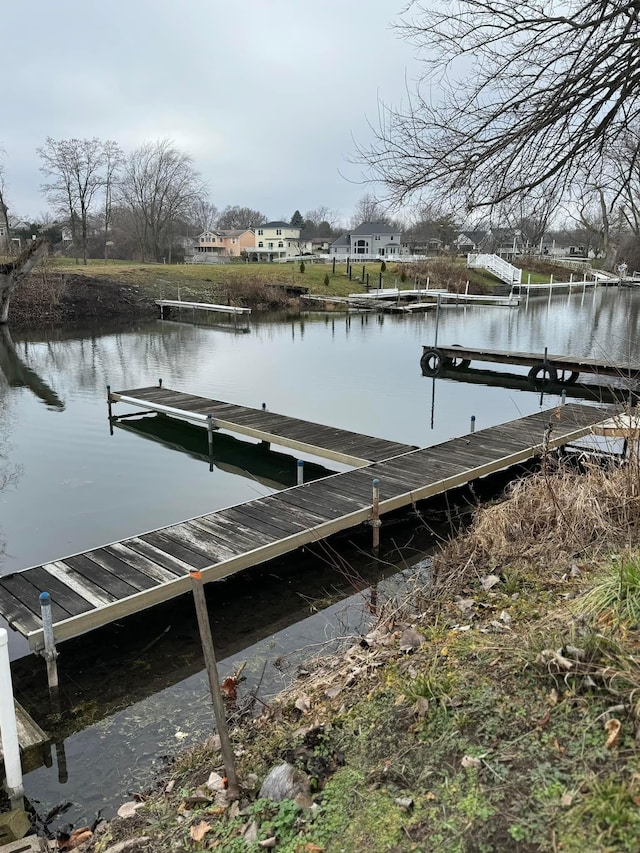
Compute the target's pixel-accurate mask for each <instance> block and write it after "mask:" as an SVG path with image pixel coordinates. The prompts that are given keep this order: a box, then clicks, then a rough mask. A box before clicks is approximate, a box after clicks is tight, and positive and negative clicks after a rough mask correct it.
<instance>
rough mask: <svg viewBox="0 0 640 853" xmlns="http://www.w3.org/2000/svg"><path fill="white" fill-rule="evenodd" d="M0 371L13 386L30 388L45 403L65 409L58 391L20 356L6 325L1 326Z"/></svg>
mask: <svg viewBox="0 0 640 853" xmlns="http://www.w3.org/2000/svg"><path fill="white" fill-rule="evenodd" d="M0 372H1V373H2V374H3V376H4V378H5V379H6V381H7V383H8V385H9V386H10V387H11V388H30V389H31V391H33V393H34V394H35V395H36V397H39V398H40V399H41V400H42V401H43V403H46V404H47V405H48V406H51V407H52V408H55V409H64V403H63V402H62V400H61V399H60V398H59V397H58V395H57V394H56V392H55V391H54V390H53V389H52V388H51V387H50V386H49V385H48V384H47V383H46V382H45V381H44V379H42V377H41V376H40V375H39V374H38V373H37V372H36V371H35V370H34V369H33V368H32V367H30V366H29V365H27V364H26V363H25V362H24V361H23V360H22V359H21V358H20V356H19V355H18V353H17V351H16V348H15V345H14V343H13V340H12V339H11V334H10V333H9V329H8V328H7V327H6V326H0Z"/></svg>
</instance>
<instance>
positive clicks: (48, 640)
mask: <svg viewBox="0 0 640 853" xmlns="http://www.w3.org/2000/svg"><path fill="white" fill-rule="evenodd" d="M40 613H41V616H42V633H43V635H44V651H43V652H42V657H43V658H44V659H45V661H46V662H47V683H48V685H49V697H50V699H51V705H52V707H53V709H54V712H55V713H60V700H59V694H58V663H57V660H58V651H57V649H56V641H55V637H54V635H53V616H52V614H51V596H50V595H49V593H48V592H41V593H40Z"/></svg>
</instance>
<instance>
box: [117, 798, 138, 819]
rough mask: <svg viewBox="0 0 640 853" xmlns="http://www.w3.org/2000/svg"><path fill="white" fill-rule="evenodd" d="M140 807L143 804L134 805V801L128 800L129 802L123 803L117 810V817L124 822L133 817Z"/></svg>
mask: <svg viewBox="0 0 640 853" xmlns="http://www.w3.org/2000/svg"><path fill="white" fill-rule="evenodd" d="M142 805H143V803H136V802H135V800H129V802H127V803H123V804H122V805H121V806H120V808H119V809H118V817H120V818H122V819H123V820H126V819H127V818H129V817H133V816H134V814H135V813H136V812H137V811H138V809H139V808H140V806H142Z"/></svg>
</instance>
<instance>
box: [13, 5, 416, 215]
mask: <svg viewBox="0 0 640 853" xmlns="http://www.w3.org/2000/svg"><path fill="white" fill-rule="evenodd" d="M400 8H401V4H400V0H397V5H396V3H394V2H388V0H387V2H385V0H323V2H311V0H245V2H243V3H230V2H228V0H226V1H225V2H222V0H182V2H177V0H164V2H160V3H159V2H157V0H154V2H151V0H129V2H124V0H114V2H112V3H110V4H99V3H96V2H95V1H94V0H58V2H51V0H35V1H34V2H31V3H29V4H22V3H9V4H6V7H5V8H4V9H3V13H2V42H3V67H4V68H5V69H9V70H10V73H9V75H8V80H7V83H6V85H5V86H4V87H3V94H4V97H3V109H2V114H3V117H4V120H3V121H2V123H1V125H0V145H1V146H2V147H3V148H4V150H5V152H6V158H5V166H6V172H7V181H8V185H9V197H10V201H11V202H12V209H13V210H14V211H15V212H16V213H20V214H22V215H30V216H34V215H35V214H37V213H38V212H39V211H41V210H43V209H44V208H45V207H46V205H45V201H44V199H43V197H42V196H41V194H40V192H39V186H40V183H41V175H40V173H39V171H38V169H39V165H40V163H39V158H38V157H37V155H36V148H37V147H38V146H40V145H42V143H43V142H44V140H45V138H46V137H47V136H52V137H54V138H56V139H57V138H66V137H71V136H78V137H92V136H98V137H100V138H102V139H115V140H117V141H118V142H119V143H120V144H121V145H122V146H123V148H125V150H126V149H131V148H133V147H135V146H136V145H139V144H140V143H141V142H143V141H144V140H148V139H157V138H159V137H165V136H166V137H170V138H171V139H173V140H175V142H176V143H178V144H179V145H180V146H181V147H183V148H184V149H185V150H187V151H189V153H191V155H192V156H193V157H194V160H195V164H196V167H197V168H198V170H199V171H200V173H201V174H202V176H203V177H204V178H205V180H206V181H207V183H208V185H209V187H210V194H211V199H212V201H214V202H215V204H217V205H218V206H219V207H222V206H224V205H226V204H241V205H249V206H251V207H257V208H260V209H262V210H264V212H265V213H267V215H269V216H279V215H281V214H282V213H288V214H289V215H290V214H291V213H292V212H293V210H294V209H296V208H300V209H301V210H306V209H308V208H312V207H316V206H318V205H320V204H326V205H328V206H329V207H333V208H338V209H340V210H342V211H344V212H345V213H348V212H349V210H350V209H351V208H352V206H353V204H354V203H355V201H356V200H357V199H358V198H359V197H360V196H361V195H362V194H363V193H364V192H365V191H366V189H365V188H364V187H363V186H360V185H358V184H353V183H350V182H349V181H348V180H345V179H344V178H343V177H341V174H342V175H345V176H347V177H350V178H352V179H353V180H357V179H358V177H359V172H358V169H357V168H355V167H353V166H351V165H349V164H348V162H347V157H348V155H349V154H351V153H352V152H353V148H354V145H353V137H355V138H356V139H357V140H358V141H359V142H366V140H367V139H368V138H369V136H370V130H369V128H368V125H367V118H369V119H375V117H376V115H377V99H378V97H380V98H381V99H383V100H391V101H394V102H397V101H398V100H399V99H400V98H401V97H402V95H403V92H404V86H405V76H406V75H407V74H408V75H409V76H411V74H412V71H413V70H414V69H412V65H411V63H412V55H411V51H410V48H409V47H408V46H407V45H406V44H405V43H403V42H402V41H400V40H399V39H398V37H397V34H396V33H395V32H394V31H393V30H392V29H391V27H390V23H391V22H392V20H393V19H394V17H395V16H396V15H397V13H398V12H399V11H400Z"/></svg>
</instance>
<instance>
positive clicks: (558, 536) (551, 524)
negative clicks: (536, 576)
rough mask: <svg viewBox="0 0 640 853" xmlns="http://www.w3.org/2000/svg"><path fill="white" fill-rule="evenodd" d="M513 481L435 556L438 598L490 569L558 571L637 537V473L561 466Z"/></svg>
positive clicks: (627, 468) (635, 468) (632, 467)
mask: <svg viewBox="0 0 640 853" xmlns="http://www.w3.org/2000/svg"><path fill="white" fill-rule="evenodd" d="M550 467H551V466H550V464H548V465H547V466H546V468H545V469H543V471H542V472H541V473H539V474H537V475H534V476H532V477H529V478H525V479H522V480H518V481H516V482H515V483H514V484H513V485H512V487H511V488H510V491H509V494H508V496H507V499H506V500H502V501H500V502H499V503H495V504H493V505H491V506H485V507H483V508H482V509H480V510H479V511H478V512H477V513H476V516H475V518H474V521H473V522H472V524H471V527H470V528H469V530H468V531H467V532H466V533H465V534H463V535H461V536H459V537H457V538H456V539H454V540H452V541H451V542H449V543H448V544H447V545H446V546H445V547H444V548H443V550H442V551H441V552H440V553H439V554H438V555H437V556H436V557H435V558H434V590H433V592H434V593H435V595H436V597H437V598H442V597H444V598H448V597H450V596H451V595H455V594H457V593H459V592H460V590H461V589H462V588H463V587H464V586H465V585H466V584H467V583H469V582H470V581H471V580H472V579H474V578H478V577H482V576H483V575H486V574H487V573H489V572H493V573H494V574H500V572H501V570H503V569H507V568H508V569H509V570H510V571H513V569H514V566H515V567H517V566H521V567H523V568H524V569H529V570H530V569H532V568H535V569H539V570H542V571H553V572H563V571H566V570H567V569H569V568H570V567H571V565H572V564H573V563H574V562H575V561H576V560H583V561H584V560H595V559H597V558H598V557H599V556H600V555H602V554H604V553H611V552H612V551H616V550H618V549H624V548H629V547H633V545H635V544H637V543H638V541H639V540H640V536H639V532H640V468H639V464H638V459H637V458H633V459H631V460H630V462H629V464H628V465H624V466H611V467H606V468H603V467H602V466H600V465H597V464H589V465H588V466H587V470H586V471H584V472H580V471H577V470H575V469H574V468H571V467H568V466H566V465H562V464H561V465H559V466H557V467H555V468H554V469H553V470H550Z"/></svg>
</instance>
